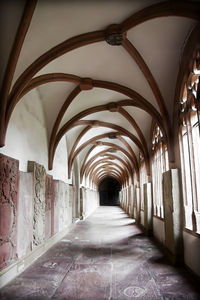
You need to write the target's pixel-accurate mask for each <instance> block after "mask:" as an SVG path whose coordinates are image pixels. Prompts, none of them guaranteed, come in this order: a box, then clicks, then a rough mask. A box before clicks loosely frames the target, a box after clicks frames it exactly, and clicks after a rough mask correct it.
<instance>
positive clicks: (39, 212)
mask: <svg viewBox="0 0 200 300" xmlns="http://www.w3.org/2000/svg"><path fill="white" fill-rule="evenodd" d="M28 172H32V173H33V197H34V218H33V246H38V245H40V244H42V243H43V242H44V240H45V183H46V171H45V168H44V167H43V166H41V165H39V164H37V163H36V162H34V161H29V162H28Z"/></svg>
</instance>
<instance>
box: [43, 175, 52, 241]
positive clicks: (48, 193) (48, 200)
mask: <svg viewBox="0 0 200 300" xmlns="http://www.w3.org/2000/svg"><path fill="white" fill-rule="evenodd" d="M53 203H54V188H53V177H52V176H50V175H47V176H46V182H45V239H48V238H50V236H51V231H52V228H51V222H52V212H51V210H52V208H53V205H52V204H53Z"/></svg>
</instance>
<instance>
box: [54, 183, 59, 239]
mask: <svg viewBox="0 0 200 300" xmlns="http://www.w3.org/2000/svg"><path fill="white" fill-rule="evenodd" d="M53 183H54V184H53V185H54V205H53V234H56V233H57V232H59V180H54V181H53Z"/></svg>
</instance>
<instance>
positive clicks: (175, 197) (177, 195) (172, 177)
mask: <svg viewBox="0 0 200 300" xmlns="http://www.w3.org/2000/svg"><path fill="white" fill-rule="evenodd" d="M163 203H164V215H165V245H166V247H167V248H168V250H169V251H170V252H171V254H172V255H174V256H176V255H178V254H179V252H181V247H182V241H181V236H182V227H181V224H182V210H181V188H180V173H179V170H178V169H171V170H169V171H167V172H165V173H163Z"/></svg>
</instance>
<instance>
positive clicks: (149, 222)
mask: <svg viewBox="0 0 200 300" xmlns="http://www.w3.org/2000/svg"><path fill="white" fill-rule="evenodd" d="M143 192H144V228H145V233H146V234H147V235H152V230H153V211H152V209H153V207H152V184H151V182H148V183H145V184H144V185H143Z"/></svg>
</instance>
